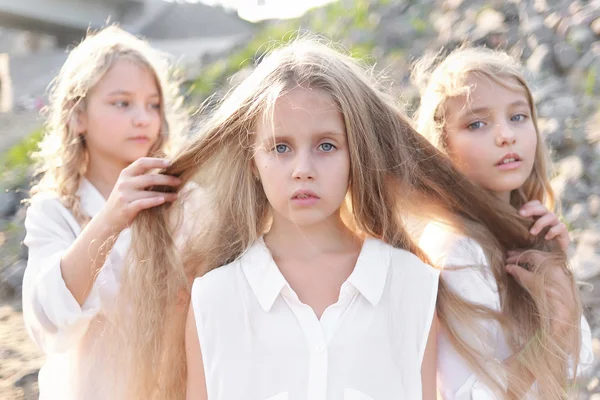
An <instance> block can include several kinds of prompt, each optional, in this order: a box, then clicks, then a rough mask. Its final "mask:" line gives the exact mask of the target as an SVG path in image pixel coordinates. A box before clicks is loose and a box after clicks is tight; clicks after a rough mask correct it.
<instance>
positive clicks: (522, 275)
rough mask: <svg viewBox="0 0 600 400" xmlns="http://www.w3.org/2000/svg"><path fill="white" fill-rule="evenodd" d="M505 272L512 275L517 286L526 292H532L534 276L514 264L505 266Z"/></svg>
mask: <svg viewBox="0 0 600 400" xmlns="http://www.w3.org/2000/svg"><path fill="white" fill-rule="evenodd" d="M505 268H506V272H508V273H509V274H510V275H512V276H513V277H514V278H515V280H516V281H517V282H518V283H519V285H521V286H523V287H524V288H525V289H527V290H528V291H532V290H533V289H534V285H535V274H534V273H533V272H530V271H527V270H526V269H525V268H521V267H519V266H518V265H515V264H508V265H506V267H505Z"/></svg>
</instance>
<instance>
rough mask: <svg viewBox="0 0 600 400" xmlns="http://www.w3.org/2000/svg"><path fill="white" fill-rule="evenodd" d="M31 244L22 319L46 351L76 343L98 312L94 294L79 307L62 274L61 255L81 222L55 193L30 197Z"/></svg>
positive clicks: (27, 240) (28, 242) (28, 240)
mask: <svg viewBox="0 0 600 400" xmlns="http://www.w3.org/2000/svg"><path fill="white" fill-rule="evenodd" d="M25 228H26V231H27V236H26V237H25V241H24V242H25V245H27V247H28V249H29V257H28V260H27V268H26V269H25V275H24V277H23V318H24V322H25V326H26V328H27V330H28V332H29V335H30V336H31V337H32V339H33V340H34V341H35V342H36V344H37V345H38V347H39V348H40V349H41V350H42V351H44V352H45V353H53V352H61V351H64V350H65V349H67V348H69V347H70V346H72V345H73V343H76V342H77V341H78V340H79V338H80V337H81V336H82V335H83V334H84V333H85V331H86V330H87V327H88V325H89V322H90V320H91V319H92V318H93V317H94V316H95V315H96V314H97V313H98V312H99V301H97V299H96V298H91V299H90V300H89V301H88V302H87V303H86V304H85V306H83V307H82V306H81V305H80V304H79V303H78V302H77V300H76V299H75V298H74V297H73V295H72V294H71V292H70V291H69V289H68V288H67V286H66V285H65V282H64V280H63V278H62V275H61V268H60V263H61V261H60V260H61V257H62V255H63V254H64V252H65V251H66V250H67V249H68V248H69V247H70V246H71V245H72V244H73V242H74V241H75V237H76V232H75V229H76V228H77V223H76V222H75V220H74V219H73V217H72V215H71V214H70V213H69V212H68V211H67V210H66V209H65V208H64V207H63V206H62V204H60V202H59V200H58V199H56V198H37V199H34V200H32V203H31V206H30V207H29V208H28V210H27V217H26V218H25Z"/></svg>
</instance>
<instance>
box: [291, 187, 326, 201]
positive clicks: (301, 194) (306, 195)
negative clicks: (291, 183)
mask: <svg viewBox="0 0 600 400" xmlns="http://www.w3.org/2000/svg"><path fill="white" fill-rule="evenodd" d="M319 198H320V197H319V196H317V195H316V193H315V192H313V191H311V190H304V189H301V190H297V191H295V192H294V194H293V195H292V200H306V199H319Z"/></svg>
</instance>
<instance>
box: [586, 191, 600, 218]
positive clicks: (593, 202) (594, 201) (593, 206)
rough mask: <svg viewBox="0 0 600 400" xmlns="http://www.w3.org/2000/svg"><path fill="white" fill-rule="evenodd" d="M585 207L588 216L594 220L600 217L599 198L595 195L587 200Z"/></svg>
mask: <svg viewBox="0 0 600 400" xmlns="http://www.w3.org/2000/svg"><path fill="white" fill-rule="evenodd" d="M587 206H588V211H589V212H590V215H591V216H592V217H594V218H596V217H598V216H599V215H600V196H598V195H597V194H592V195H591V196H590V197H588V199H587Z"/></svg>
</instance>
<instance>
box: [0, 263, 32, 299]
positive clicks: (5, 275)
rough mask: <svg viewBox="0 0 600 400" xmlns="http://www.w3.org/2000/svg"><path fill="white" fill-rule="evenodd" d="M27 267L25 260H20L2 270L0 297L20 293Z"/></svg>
mask: <svg viewBox="0 0 600 400" xmlns="http://www.w3.org/2000/svg"><path fill="white" fill-rule="evenodd" d="M26 267H27V263H26V262H25V261H23V260H18V261H17V262H15V263H13V264H12V265H10V266H8V267H7V268H4V269H3V270H2V271H1V272H0V297H3V296H14V295H15V294H19V293H20V291H21V286H22V285H23V275H24V274H25V268H26Z"/></svg>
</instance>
